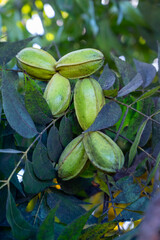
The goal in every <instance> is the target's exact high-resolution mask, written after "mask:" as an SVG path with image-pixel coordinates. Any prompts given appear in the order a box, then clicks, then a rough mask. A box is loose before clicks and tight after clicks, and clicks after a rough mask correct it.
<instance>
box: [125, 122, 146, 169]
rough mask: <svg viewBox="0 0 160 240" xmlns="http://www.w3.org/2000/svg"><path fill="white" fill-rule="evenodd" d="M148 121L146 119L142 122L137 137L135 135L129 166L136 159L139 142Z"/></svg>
mask: <svg viewBox="0 0 160 240" xmlns="http://www.w3.org/2000/svg"><path fill="white" fill-rule="evenodd" d="M147 121H148V120H145V121H144V122H143V123H142V125H141V126H140V128H139V131H138V133H137V135H136V137H135V140H134V142H133V144H132V146H131V148H130V151H129V161H128V166H130V165H131V164H132V162H133V159H134V157H135V156H136V153H137V147H138V145H139V142H140V139H141V136H142V133H143V131H144V128H145V126H146V124H147Z"/></svg>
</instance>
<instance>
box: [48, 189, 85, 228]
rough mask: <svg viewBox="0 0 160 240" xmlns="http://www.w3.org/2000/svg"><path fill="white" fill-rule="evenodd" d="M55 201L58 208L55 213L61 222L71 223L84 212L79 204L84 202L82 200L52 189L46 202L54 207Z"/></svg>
mask: <svg viewBox="0 0 160 240" xmlns="http://www.w3.org/2000/svg"><path fill="white" fill-rule="evenodd" d="M57 203H59V208H58V210H57V212H56V215H57V217H58V218H59V219H60V221H61V222H63V223H66V224H68V223H71V222H72V221H73V220H74V219H75V218H77V217H79V216H80V215H81V214H83V213H85V212H86V211H85V210H84V208H82V207H81V206H80V204H84V202H83V201H81V200H79V199H77V198H76V197H74V196H69V195H67V194H65V193H63V192H62V191H58V190H56V189H54V190H52V193H49V194H48V195H47V204H48V206H49V207H50V208H54V207H55V206H56V204H57Z"/></svg>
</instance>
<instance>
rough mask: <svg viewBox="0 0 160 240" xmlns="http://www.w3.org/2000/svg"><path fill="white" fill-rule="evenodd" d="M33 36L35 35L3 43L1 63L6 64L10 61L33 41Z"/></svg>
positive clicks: (0, 56) (0, 54) (0, 52)
mask: <svg viewBox="0 0 160 240" xmlns="http://www.w3.org/2000/svg"><path fill="white" fill-rule="evenodd" d="M33 38H35V37H30V38H27V39H25V40H21V41H17V42H7V43H6V44H5V45H3V47H1V48H0V65H5V64H6V63H7V62H9V61H10V60H11V59H12V58H13V57H15V55H16V54H17V53H18V52H19V51H20V50H21V49H23V48H24V47H25V46H26V45H27V44H28V43H29V42H30V41H32V39H33Z"/></svg>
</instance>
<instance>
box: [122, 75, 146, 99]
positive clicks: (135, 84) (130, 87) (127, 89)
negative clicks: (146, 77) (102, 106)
mask: <svg viewBox="0 0 160 240" xmlns="http://www.w3.org/2000/svg"><path fill="white" fill-rule="evenodd" d="M142 83H143V80H142V76H141V74H140V73H137V74H136V76H135V77H134V78H133V79H132V80H131V81H130V82H129V83H128V84H127V85H125V86H124V87H123V88H122V89H121V90H120V91H119V92H118V96H117V97H123V96H125V95H127V94H129V93H131V92H133V91H135V90H136V89H137V88H139V87H140V86H141V85H142Z"/></svg>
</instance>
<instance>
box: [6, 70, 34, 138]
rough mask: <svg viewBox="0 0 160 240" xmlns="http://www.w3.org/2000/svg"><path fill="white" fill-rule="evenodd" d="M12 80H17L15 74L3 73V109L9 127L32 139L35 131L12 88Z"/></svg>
mask: <svg viewBox="0 0 160 240" xmlns="http://www.w3.org/2000/svg"><path fill="white" fill-rule="evenodd" d="M14 79H17V75H16V74H15V73H13V72H4V74H3V81H2V98H3V109H4V112H5V115H6V117H7V120H8V122H9V124H10V126H11V127H12V128H13V129H14V130H15V131H16V132H17V133H19V134H20V135H21V136H23V137H25V138H32V137H34V136H35V135H36V134H37V130H36V128H35V125H34V123H33V121H32V119H31V117H30V115H29V113H28V112H27V110H26V108H25V106H24V105H23V103H22V101H21V99H20V96H19V94H18V92H17V91H16V89H15V87H14V84H13V81H14Z"/></svg>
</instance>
